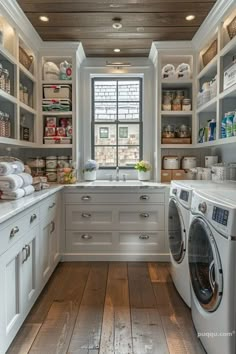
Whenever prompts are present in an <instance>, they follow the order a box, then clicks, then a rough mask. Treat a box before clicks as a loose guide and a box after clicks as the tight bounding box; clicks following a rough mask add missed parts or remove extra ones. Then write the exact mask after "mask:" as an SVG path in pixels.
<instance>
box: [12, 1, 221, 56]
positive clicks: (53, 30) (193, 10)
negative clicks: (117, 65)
mask: <svg viewBox="0 0 236 354" xmlns="http://www.w3.org/2000/svg"><path fill="white" fill-rule="evenodd" d="M17 1H18V3H19V5H20V6H21V8H22V9H23V11H24V12H25V14H26V15H27V17H28V18H29V20H30V21H31V23H32V24H33V26H34V27H35V29H36V30H37V32H38V33H39V35H40V36H41V37H42V39H43V40H45V41H81V42H82V44H83V47H84V50H85V53H86V56H87V57H111V56H115V57H128V56H139V57H147V56H148V55H149V51H150V47H151V43H152V42H153V41H168V40H173V41H175V40H190V39H192V38H193V36H194V34H195V33H196V31H197V30H198V28H199V27H200V25H201V23H202V22H203V20H204V19H205V18H206V16H207V15H208V13H209V11H210V10H211V8H212V7H213V5H214V4H215V2H216V0H180V1H178V0H68V1H65V0H54V1H53V0H17ZM190 14H191V15H195V19H194V20H193V21H187V20H186V19H185V17H186V16H187V15H190ZM40 16H47V17H48V18H49V21H48V22H42V21H41V20H40V19H39V17H40ZM116 19H118V22H120V23H121V24H122V28H121V29H114V28H113V27H112V24H113V23H114V21H115V20H116ZM115 48H119V49H120V52H119V53H115V52H114V49H115Z"/></svg>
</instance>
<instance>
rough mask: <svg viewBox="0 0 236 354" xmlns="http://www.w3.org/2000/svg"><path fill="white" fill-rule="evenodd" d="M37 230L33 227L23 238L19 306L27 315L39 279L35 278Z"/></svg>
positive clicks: (37, 249)
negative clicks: (20, 305)
mask: <svg viewBox="0 0 236 354" xmlns="http://www.w3.org/2000/svg"><path fill="white" fill-rule="evenodd" d="M38 241H39V228H38V226H36V227H34V228H33V229H32V230H31V231H30V232H29V234H28V235H27V236H26V237H25V238H24V244H23V248H22V253H23V259H22V263H21V284H20V288H21V304H22V310H23V312H25V313H27V312H28V311H29V309H30V308H31V306H32V305H33V303H34V301H35V300H36V297H37V295H38V294H37V292H38V288H39V279H38V278H37V267H38V259H39V257H38V251H39V245H38Z"/></svg>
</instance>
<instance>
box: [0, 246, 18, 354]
mask: <svg viewBox="0 0 236 354" xmlns="http://www.w3.org/2000/svg"><path fill="white" fill-rule="evenodd" d="M22 246H23V244H22V241H21V240H20V241H18V242H17V243H16V244H15V245H14V246H12V247H11V248H10V249H9V250H8V251H7V252H5V253H4V254H3V255H2V256H1V258H0V274H1V278H0V280H1V309H2V311H1V313H2V321H1V329H2V332H3V350H5V349H6V348H7V347H8V345H9V344H10V342H11V340H12V339H13V338H14V336H15V335H16V333H17V331H18V329H19V327H20V325H21V322H22V321H23V309H22V306H21V301H20V285H21V263H22V259H23V254H22V248H23V247H22ZM0 347H1V345H0ZM1 349H2V348H1ZM0 352H2V351H0Z"/></svg>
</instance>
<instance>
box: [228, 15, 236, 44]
mask: <svg viewBox="0 0 236 354" xmlns="http://www.w3.org/2000/svg"><path fill="white" fill-rule="evenodd" d="M227 31H228V34H229V38H230V39H233V38H234V37H235V35H236V16H235V17H234V19H233V20H232V21H231V22H230V24H229V25H228V26H227Z"/></svg>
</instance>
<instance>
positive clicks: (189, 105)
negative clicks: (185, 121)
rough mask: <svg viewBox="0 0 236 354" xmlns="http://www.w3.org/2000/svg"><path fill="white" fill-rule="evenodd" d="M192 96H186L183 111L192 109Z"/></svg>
mask: <svg viewBox="0 0 236 354" xmlns="http://www.w3.org/2000/svg"><path fill="white" fill-rule="evenodd" d="M191 102H192V101H191V99H190V98H184V99H183V101H182V111H191V109H192V103H191Z"/></svg>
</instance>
